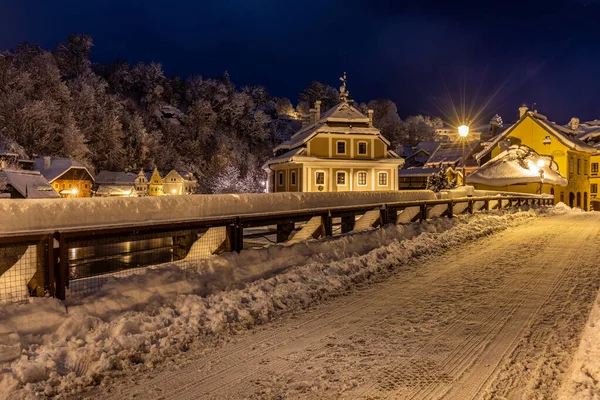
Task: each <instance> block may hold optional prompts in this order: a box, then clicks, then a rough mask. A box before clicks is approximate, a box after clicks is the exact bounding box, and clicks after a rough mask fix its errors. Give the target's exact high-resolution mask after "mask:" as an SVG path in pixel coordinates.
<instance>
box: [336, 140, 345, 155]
mask: <svg viewBox="0 0 600 400" xmlns="http://www.w3.org/2000/svg"><path fill="white" fill-rule="evenodd" d="M337 154H346V142H344V141H341V140H340V141H338V142H337Z"/></svg>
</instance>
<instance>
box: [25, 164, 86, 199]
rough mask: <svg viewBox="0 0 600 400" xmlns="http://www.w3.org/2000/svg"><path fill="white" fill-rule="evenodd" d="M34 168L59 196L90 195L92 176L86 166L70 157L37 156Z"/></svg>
mask: <svg viewBox="0 0 600 400" xmlns="http://www.w3.org/2000/svg"><path fill="white" fill-rule="evenodd" d="M33 161H34V168H35V170H37V171H39V172H40V173H41V174H42V175H43V176H44V178H46V179H47V180H48V182H49V183H50V185H51V186H52V188H53V189H54V190H55V191H56V192H57V193H58V194H60V197H67V198H76V197H91V196H92V185H93V184H94V178H93V177H92V174H91V173H90V171H88V169H87V168H86V167H84V166H83V165H81V164H80V163H78V162H77V161H75V160H72V159H70V158H59V157H38V158H35V159H34V160H33Z"/></svg>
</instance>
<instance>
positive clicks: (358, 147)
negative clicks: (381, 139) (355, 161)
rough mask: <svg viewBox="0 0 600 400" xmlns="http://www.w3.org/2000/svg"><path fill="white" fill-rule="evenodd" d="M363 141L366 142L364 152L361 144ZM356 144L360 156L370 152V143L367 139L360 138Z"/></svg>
mask: <svg viewBox="0 0 600 400" xmlns="http://www.w3.org/2000/svg"><path fill="white" fill-rule="evenodd" d="M361 143H364V144H365V152H364V153H361V152H360V145H361ZM356 146H357V147H356V154H358V155H359V156H366V155H368V154H369V144H368V143H367V141H366V140H360V141H359V142H358V144H357V145H356Z"/></svg>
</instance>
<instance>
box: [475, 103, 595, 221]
mask: <svg viewBox="0 0 600 400" xmlns="http://www.w3.org/2000/svg"><path fill="white" fill-rule="evenodd" d="M519 111H520V118H519V120H518V121H517V122H516V123H515V124H514V125H512V126H511V127H510V128H508V129H507V130H506V131H505V132H503V133H502V134H500V135H498V136H497V137H496V138H495V139H494V140H493V141H492V142H491V145H490V147H488V148H487V149H486V150H484V151H483V152H481V153H479V154H478V155H477V158H478V160H479V162H480V163H481V164H483V163H485V162H487V161H489V160H490V159H493V158H494V157H496V156H498V155H499V154H500V153H502V152H503V151H505V150H507V149H508V148H509V147H510V146H515V145H516V146H520V145H523V146H527V147H529V148H530V149H532V150H533V151H535V152H536V153H537V154H539V155H540V156H547V157H548V158H549V159H550V161H551V163H552V165H553V166H555V168H556V172H557V173H558V174H559V175H560V176H562V177H564V178H565V179H566V181H567V184H566V186H560V185H550V184H546V185H543V188H542V190H543V192H544V193H549V194H552V195H553V196H554V202H555V203H558V202H559V201H560V202H563V203H566V204H568V205H570V206H572V207H580V208H583V209H585V210H589V204H590V161H591V158H592V157H593V156H594V154H596V148H594V147H593V146H591V145H589V144H587V143H585V142H583V141H581V140H579V139H577V138H576V137H575V136H576V132H574V131H573V130H571V129H570V128H567V127H564V126H561V125H558V124H555V123H553V122H551V121H549V120H548V119H547V118H546V117H545V116H544V115H541V114H539V113H537V112H536V111H529V110H528V109H527V107H524V106H523V107H521V108H520V109H519ZM468 182H469V177H468V176H467V183H468ZM498 182H502V179H498ZM541 182H542V180H541V178H540V183H541ZM475 186H476V187H477V188H479V189H492V190H505V191H513V192H523V193H536V192H537V193H539V190H540V184H537V183H528V184H525V183H523V184H516V185H507V186H500V185H493V186H491V185H482V184H477V183H476V184H475Z"/></svg>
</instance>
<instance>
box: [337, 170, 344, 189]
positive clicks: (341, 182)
mask: <svg viewBox="0 0 600 400" xmlns="http://www.w3.org/2000/svg"><path fill="white" fill-rule="evenodd" d="M337 184H338V186H346V173H345V172H344V171H339V172H338V173H337Z"/></svg>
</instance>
